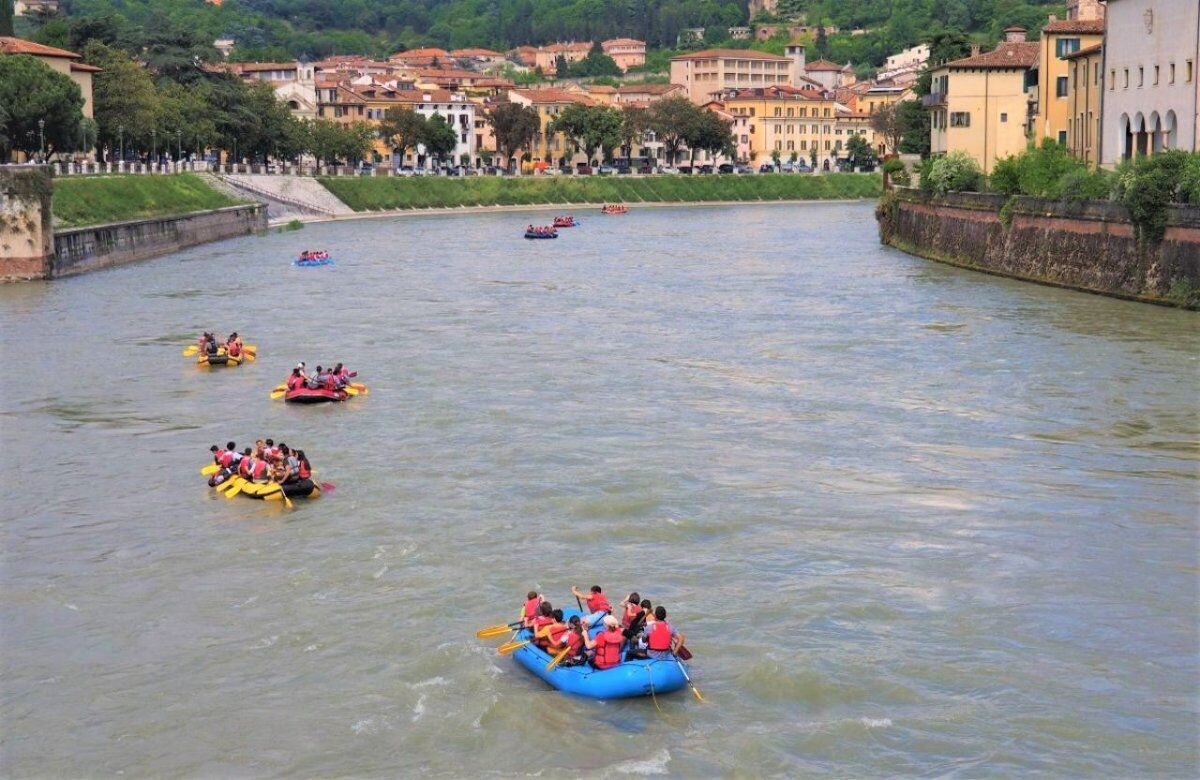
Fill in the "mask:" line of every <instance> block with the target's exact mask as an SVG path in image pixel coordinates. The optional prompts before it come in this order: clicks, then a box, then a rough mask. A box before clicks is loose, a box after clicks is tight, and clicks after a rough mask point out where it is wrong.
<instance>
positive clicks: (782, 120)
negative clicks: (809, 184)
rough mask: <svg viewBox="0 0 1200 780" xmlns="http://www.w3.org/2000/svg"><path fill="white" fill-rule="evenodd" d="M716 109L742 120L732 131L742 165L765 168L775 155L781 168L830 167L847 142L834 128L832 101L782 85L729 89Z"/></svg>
mask: <svg viewBox="0 0 1200 780" xmlns="http://www.w3.org/2000/svg"><path fill="white" fill-rule="evenodd" d="M722 103H723V104H724V106H725V111H726V112H727V113H729V114H731V115H732V116H734V117H736V118H738V119H745V120H746V121H745V123H744V124H738V125H736V126H735V129H736V132H738V134H739V137H738V139H737V140H738V145H739V147H742V146H743V145H744V146H745V149H746V155H747V159H748V160H749V161H750V162H752V163H755V164H759V165H761V164H763V163H765V162H770V161H771V160H773V159H774V157H775V155H776V153H778V157H779V159H780V160H781V161H784V162H786V161H788V160H801V159H803V160H810V161H813V160H815V162H816V164H817V165H818V166H823V165H824V163H825V162H827V161H828V162H829V163H830V164H832V163H833V161H834V160H836V159H837V156H838V153H839V152H840V151H841V150H842V148H843V147H844V146H845V143H846V142H847V141H848V140H849V135H848V134H846V132H845V128H840V127H839V126H838V104H837V101H835V100H834V99H833V96H832V95H828V94H826V93H822V92H819V91H817V90H811V89H797V88H795V87H792V86H789V85H786V84H785V85H777V86H772V87H749V88H742V89H731V90H727V91H726V92H725V94H724V95H722ZM843 110H844V108H843ZM839 131H840V132H839ZM743 136H744V137H743Z"/></svg>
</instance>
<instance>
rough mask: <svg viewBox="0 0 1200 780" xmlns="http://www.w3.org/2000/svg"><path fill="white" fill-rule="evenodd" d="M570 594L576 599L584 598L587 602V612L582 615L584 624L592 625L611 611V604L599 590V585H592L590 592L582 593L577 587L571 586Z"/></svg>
mask: <svg viewBox="0 0 1200 780" xmlns="http://www.w3.org/2000/svg"><path fill="white" fill-rule="evenodd" d="M571 594H572V595H573V596H575V598H577V599H584V600H585V601H586V603H587V610H588V614H586V615H584V616H583V624H584V625H585V626H594V625H596V624H597V623H599V622H600V618H602V617H604V616H605V615H607V614H609V613H610V612H612V606H610V605H609V603H608V599H607V598H605V597H604V594H603V593H601V592H600V586H599V585H593V586H592V592H591V593H582V592H580V590H579V588H577V587H575V586H574V585H572V586H571Z"/></svg>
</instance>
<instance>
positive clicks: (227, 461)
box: [217, 450, 233, 469]
mask: <svg viewBox="0 0 1200 780" xmlns="http://www.w3.org/2000/svg"><path fill="white" fill-rule="evenodd" d="M232 464H233V453H232V452H230V451H229V450H221V451H220V452H218V453H217V465H219V466H220V467H221V468H223V469H227V468H229V467H230V466H231V465H232Z"/></svg>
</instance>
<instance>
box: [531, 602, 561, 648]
mask: <svg viewBox="0 0 1200 780" xmlns="http://www.w3.org/2000/svg"><path fill="white" fill-rule="evenodd" d="M550 617H551V618H552V622H550V623H547V624H546V625H544V626H542V627H541V628H539V629H538V630H537V631H535V632H534V635H533V637H534V639H535V640H540V641H536V642H535V644H537V645H538V646H539V647H542V648H545V649H546V650H548V651H550V653H551V654H552V655H555V654H557V653H558V651H559V650H560V649H562V638H563V634H565V633H567V624H566V623H565V622H563V611H562V610H561V609H556V610H554V611H553V612H551V613H550Z"/></svg>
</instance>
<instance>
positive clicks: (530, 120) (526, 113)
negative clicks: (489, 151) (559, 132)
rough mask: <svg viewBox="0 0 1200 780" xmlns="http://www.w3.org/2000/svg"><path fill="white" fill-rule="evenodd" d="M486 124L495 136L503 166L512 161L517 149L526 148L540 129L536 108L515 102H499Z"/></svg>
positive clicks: (506, 166)
mask: <svg viewBox="0 0 1200 780" xmlns="http://www.w3.org/2000/svg"><path fill="white" fill-rule="evenodd" d="M488 124H490V125H491V126H492V133H493V134H494V135H495V136H496V148H497V149H498V150H499V151H500V154H501V157H502V159H503V161H504V167H505V168H508V167H509V166H510V165H511V163H512V157H513V155H514V154H516V153H517V150H519V149H528V148H529V147H530V146H531V145H532V144H533V139H534V138H536V137H537V134H538V131H539V130H541V126H542V124H541V119H540V118H539V117H538V112H537V110H536V109H534V108H532V107H529V106H520V105H517V104H516V103H501V104H500V105H498V106H496V107H495V108H493V109H492V111H491V113H490V114H488Z"/></svg>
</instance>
